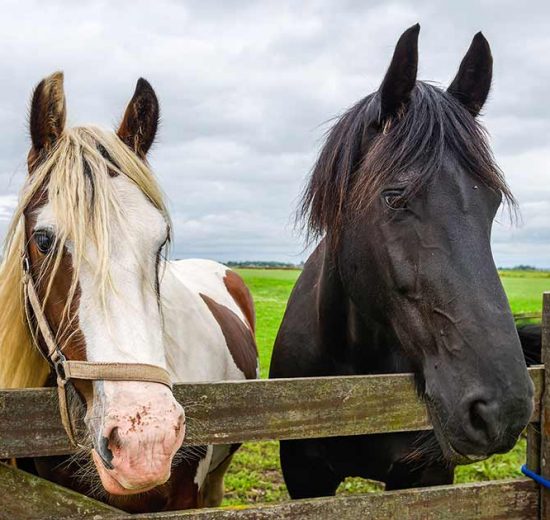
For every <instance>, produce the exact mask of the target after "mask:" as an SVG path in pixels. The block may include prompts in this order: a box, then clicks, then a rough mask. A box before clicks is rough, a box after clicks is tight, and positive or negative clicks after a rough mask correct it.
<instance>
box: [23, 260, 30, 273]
mask: <svg viewBox="0 0 550 520" xmlns="http://www.w3.org/2000/svg"><path fill="white" fill-rule="evenodd" d="M22 263H23V272H24V273H25V274H29V273H30V272H31V263H30V262H29V257H28V256H27V255H24V256H23V258H22Z"/></svg>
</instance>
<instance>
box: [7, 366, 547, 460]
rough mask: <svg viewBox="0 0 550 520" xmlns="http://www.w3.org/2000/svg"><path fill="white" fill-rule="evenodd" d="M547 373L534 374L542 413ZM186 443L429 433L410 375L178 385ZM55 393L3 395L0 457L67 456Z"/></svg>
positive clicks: (535, 416) (39, 391)
mask: <svg viewBox="0 0 550 520" xmlns="http://www.w3.org/2000/svg"><path fill="white" fill-rule="evenodd" d="M543 372H544V370H543V368H541V367H536V368H532V369H530V373H531V377H532V378H533V381H534V383H535V388H536V395H535V402H536V404H537V408H536V409H535V412H534V414H533V420H534V421H538V420H539V419H540V411H539V408H538V404H539V401H540V392H541V388H542V378H543V377H544V374H543ZM174 394H175V396H176V398H177V399H178V401H179V402H180V403H181V404H182V405H183V406H184V407H185V410H186V413H187V418H188V422H187V435H186V440H185V442H186V443H187V444H223V443H234V442H246V441H258V440H267V439H299V438H309V437H325V436H336V435H357V434H366V433H382V432H397V431H415V430H425V429H429V428H430V424H429V421H428V417H427V414H426V408H425V406H424V404H422V403H421V402H420V401H419V400H418V398H417V397H416V394H415V391H414V388H413V377H412V375H410V374H396V375H375V376H350V377H326V378H304V379H279V380H259V381H238V382H221V383H210V384H181V385H176V386H175V388H174ZM70 452H71V449H70V446H69V444H68V442H67V437H66V434H65V432H64V430H63V428H62V426H61V421H60V418H59V412H58V408H57V398H56V392H55V390H53V389H35V390H4V391H0V458H9V457H20V456H43V455H59V454H63V453H70Z"/></svg>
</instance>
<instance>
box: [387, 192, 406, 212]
mask: <svg viewBox="0 0 550 520" xmlns="http://www.w3.org/2000/svg"><path fill="white" fill-rule="evenodd" d="M382 196H383V198H384V202H385V204H386V206H388V208H390V209H405V208H406V207H407V201H406V200H405V197H404V196H403V191H401V190H387V191H385V192H384V193H383V194H382Z"/></svg>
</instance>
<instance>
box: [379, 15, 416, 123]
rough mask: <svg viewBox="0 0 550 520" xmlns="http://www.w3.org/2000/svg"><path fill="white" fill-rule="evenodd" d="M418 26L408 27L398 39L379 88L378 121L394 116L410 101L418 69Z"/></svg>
mask: <svg viewBox="0 0 550 520" xmlns="http://www.w3.org/2000/svg"><path fill="white" fill-rule="evenodd" d="M419 31H420V25H419V24H416V25H413V26H412V27H409V28H408V29H407V30H406V31H405V32H404V33H403V34H402V35H401V37H400V38H399V41H398V42H397V45H396V46H395V51H394V52H393V58H392V60H391V63H390V66H389V68H388V71H387V72H386V75H385V77H384V81H382V85H381V86H380V89H379V92H380V116H381V117H380V119H381V120H384V119H387V118H389V117H392V116H395V115H397V114H398V113H399V111H400V110H401V109H402V108H403V107H404V106H406V105H407V103H408V102H409V100H410V99H411V92H412V89H413V88H414V85H415V84H416V72H417V69H418V33H419Z"/></svg>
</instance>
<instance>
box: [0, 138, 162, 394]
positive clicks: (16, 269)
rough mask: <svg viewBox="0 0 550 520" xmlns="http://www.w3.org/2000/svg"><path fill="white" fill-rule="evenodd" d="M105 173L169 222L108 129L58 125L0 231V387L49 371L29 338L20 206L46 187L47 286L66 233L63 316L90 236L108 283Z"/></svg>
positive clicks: (116, 211)
mask: <svg viewBox="0 0 550 520" xmlns="http://www.w3.org/2000/svg"><path fill="white" fill-rule="evenodd" d="M86 165H87V166H86ZM110 172H115V173H116V174H118V175H124V176H126V177H127V178H128V179H130V180H131V181H132V182H133V183H135V184H136V185H137V186H138V187H139V188H140V189H141V191H142V192H143V193H144V195H145V196H146V197H147V198H148V199H149V200H150V201H151V203H152V204H153V205H154V206H155V207H156V208H158V209H159V210H160V211H161V212H162V214H163V215H164V217H165V219H166V221H167V224H168V225H170V220H169V216H168V213H167V211H166V208H165V205H164V202H163V196H162V192H161V190H160V188H159V186H158V184H157V181H156V179H155V177H154V176H153V174H152V172H151V170H150V169H149V167H148V166H147V164H146V163H145V162H144V161H142V160H141V159H139V157H138V156H137V155H136V154H134V153H133V152H132V151H131V150H130V149H129V148H128V146H127V145H126V144H124V143H123V142H122V141H121V140H120V139H119V138H118V136H117V135H116V134H114V133H112V132H106V131H103V130H101V129H99V128H95V127H77V128H71V129H66V130H65V131H64V132H63V134H62V135H61V136H60V138H59V139H58V140H57V142H56V144H55V146H54V148H53V149H52V150H51V152H50V153H49V154H48V156H47V157H46V158H45V159H44V160H43V161H42V162H41V163H40V164H39V165H38V166H37V167H36V168H35V169H34V170H33V172H32V174H31V175H30V176H29V177H28V179H27V182H26V183H25V185H24V187H23V190H22V193H21V196H20V199H19V204H18V207H17V209H16V210H15V213H14V216H13V219H12V222H11V224H10V227H9V230H8V234H7V236H6V241H5V246H4V253H3V259H2V263H1V264H0V388H26V387H36V386H43V385H44V384H45V382H46V378H47V376H48V373H49V367H48V364H47V363H46V361H45V360H44V359H43V358H42V357H41V355H40V353H39V352H38V350H37V349H36V347H35V346H34V345H33V342H32V337H31V331H30V329H29V325H28V323H27V320H26V317H25V310H24V297H23V284H22V277H23V267H22V253H23V251H24V248H25V243H24V241H25V229H24V218H23V217H24V212H25V210H26V208H27V207H28V206H29V204H30V203H31V201H33V200H34V199H35V198H36V197H37V196H40V193H41V192H42V190H43V189H44V188H46V189H47V192H48V201H49V203H50V204H51V206H52V210H53V213H54V216H55V219H56V224H57V230H56V247H54V248H53V250H52V251H53V253H52V254H51V255H50V256H51V258H48V259H47V264H48V265H49V266H50V267H51V268H52V269H51V270H52V275H51V276H50V285H49V286H48V289H47V291H49V289H50V288H51V283H52V281H53V279H54V276H53V274H54V273H55V271H56V270H57V269H58V268H59V265H60V263H61V258H62V255H63V250H64V246H65V245H66V243H67V241H68V240H70V244H71V256H72V267H73V279H72V283H71V289H70V291H69V295H68V301H67V305H66V306H65V311H64V319H65V321H66V322H67V321H68V319H69V318H68V317H69V309H70V303H71V300H72V298H73V296H74V294H75V291H76V288H77V284H78V274H79V269H80V265H81V262H82V260H83V258H84V250H85V245H86V243H87V242H88V241H90V240H93V241H94V243H95V245H96V247H97V251H98V262H97V266H96V267H97V273H96V274H97V279H98V287H99V288H100V290H102V291H104V290H105V288H106V287H107V286H109V284H110V279H109V272H108V267H107V266H108V261H109V254H110V251H109V239H108V237H109V234H110V228H111V226H112V225H113V223H114V222H115V221H118V222H120V221H121V220H124V218H125V217H124V207H123V205H122V201H120V200H118V198H117V195H116V191H115V190H113V189H112V182H110V180H112V173H110ZM65 324H66V325H67V324H68V323H65ZM61 328H63V327H61ZM60 332H61V331H58V336H59V335H60Z"/></svg>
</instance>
